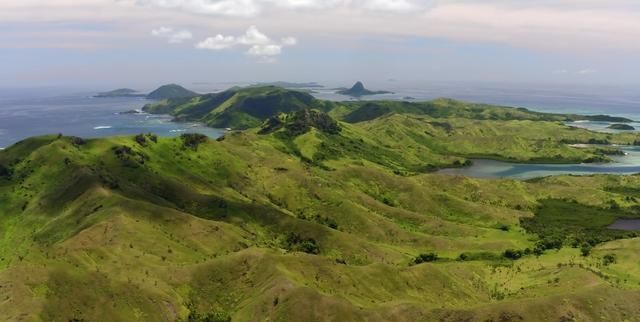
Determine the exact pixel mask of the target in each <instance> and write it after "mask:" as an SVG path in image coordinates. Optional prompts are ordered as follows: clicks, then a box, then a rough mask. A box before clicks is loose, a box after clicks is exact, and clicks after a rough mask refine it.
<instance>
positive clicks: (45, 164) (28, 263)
mask: <svg viewBox="0 0 640 322" xmlns="http://www.w3.org/2000/svg"><path fill="white" fill-rule="evenodd" d="M371 104H373V105H371ZM146 110H149V111H153V112H159V113H171V114H172V115H174V116H175V117H176V119H178V120H201V121H205V122H210V123H208V124H215V125H218V124H225V125H231V124H239V125H242V126H243V127H244V129H245V130H243V131H231V132H228V133H226V134H225V135H224V136H223V137H221V138H219V139H217V140H214V139H211V138H207V137H206V136H203V135H198V134H184V135H182V136H180V137H177V138H162V137H158V136H156V135H153V134H140V135H136V136H123V137H112V138H104V139H82V138H78V137H66V136H62V135H51V136H42V137H35V138H30V139H27V140H24V141H21V142H19V143H17V144H15V145H13V146H11V147H9V148H7V149H6V150H3V151H0V233H1V235H0V236H2V238H0V286H2V287H1V288H0V298H2V299H4V300H3V301H0V320H17V319H24V320H34V321H64V322H66V321H105V320H107V319H108V320H109V321H189V322H193V321H196V322H202V321H255V320H272V321H292V320H293V321H311V320H316V321H334V320H340V321H343V320H346V321H391V320H392V321H491V320H493V321H571V320H572V319H574V320H580V321H596V320H600V319H607V320H612V321H623V320H624V319H628V317H633V316H637V315H638V314H640V311H639V309H638V306H637V302H638V300H640V289H639V288H638V285H640V272H639V271H638V269H637V264H636V263H637V261H638V260H640V256H639V255H638V254H639V252H638V249H640V239H638V238H637V234H636V233H634V232H623V231H617V230H611V229H608V228H607V227H608V226H609V224H611V223H612V222H614V221H615V220H616V219H618V218H638V217H640V212H638V207H639V204H638V200H639V199H638V189H637V187H638V186H640V176H609V175H600V176H584V177H577V176H561V177H548V178H540V179H535V180H529V181H515V180H479V179H473V178H463V177H453V176H446V175H438V174H433V173H430V171H432V170H433V169H436V168H439V167H448V166H463V165H465V164H466V163H467V161H468V158H470V157H475V156H487V157H492V158H498V159H508V160H515V161H519V162H531V161H540V160H545V162H546V160H549V161H556V162H582V161H583V160H587V159H590V158H606V154H607V153H610V152H611V151H610V150H607V148H606V147H602V146H592V147H588V148H584V149H576V148H572V147H571V146H570V145H569V144H568V143H573V142H581V143H588V142H601V143H604V142H607V143H627V144H628V143H630V142H634V140H640V136H639V135H638V134H634V133H622V134H608V133H596V132H591V131H587V130H584V129H576V128H572V127H569V126H566V125H565V124H564V121H565V120H567V119H571V116H567V115H555V114H541V113H534V112H531V111H527V110H524V109H515V108H508V107H500V106H490V105H481V104H471V103H464V102H458V101H453V100H435V101H432V102H420V103H415V104H411V103H406V102H343V103H336V102H325V101H321V100H316V99H314V98H313V97H311V96H309V95H308V94H306V93H303V92H298V91H292V90H285V89H282V88H276V87H258V88H235V89H231V90H228V91H225V92H221V93H217V94H207V95H201V96H196V97H193V98H184V99H170V100H166V101H163V102H159V103H157V104H153V105H149V106H147V107H146ZM301 308H304V309H301ZM107 317H108V318H107Z"/></svg>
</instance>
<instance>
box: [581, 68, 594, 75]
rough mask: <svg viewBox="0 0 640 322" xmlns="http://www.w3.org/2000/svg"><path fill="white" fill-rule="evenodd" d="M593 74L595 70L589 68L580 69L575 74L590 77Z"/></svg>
mask: <svg viewBox="0 0 640 322" xmlns="http://www.w3.org/2000/svg"><path fill="white" fill-rule="evenodd" d="M595 73H596V70H595V69H591V68H585V69H581V70H579V71H578V72H577V74H578V75H591V74H595Z"/></svg>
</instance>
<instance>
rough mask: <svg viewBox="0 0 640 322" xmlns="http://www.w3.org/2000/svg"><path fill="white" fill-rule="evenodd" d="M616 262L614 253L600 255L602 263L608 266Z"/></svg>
mask: <svg viewBox="0 0 640 322" xmlns="http://www.w3.org/2000/svg"><path fill="white" fill-rule="evenodd" d="M615 263H616V254H606V255H604V256H603V257H602V265H604V266H609V265H611V264H615Z"/></svg>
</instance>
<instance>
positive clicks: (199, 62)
mask: <svg viewBox="0 0 640 322" xmlns="http://www.w3.org/2000/svg"><path fill="white" fill-rule="evenodd" d="M638 57H640V1H637V0H606V1H605V0H555V1H552V0H527V1H521V0H0V87H1V88H20V87H37V86H94V87H108V86H117V87H122V86H129V87H131V86H143V87H152V86H154V85H158V84H164V83H170V82H178V83H183V84H193V83H207V82H215V83H221V82H230V83H231V82H254V81H276V80H286V81H319V82H323V81H331V82H344V83H349V82H352V81H355V80H373V81H376V80H377V81H380V80H389V79H396V80H407V81H453V82H462V81H471V82H512V83H525V84H526V83H545V84H556V83H558V84H564V83H566V84H606V85H626V86H634V85H640V59H638Z"/></svg>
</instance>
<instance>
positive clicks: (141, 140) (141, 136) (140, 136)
mask: <svg viewBox="0 0 640 322" xmlns="http://www.w3.org/2000/svg"><path fill="white" fill-rule="evenodd" d="M134 139H135V140H136V142H137V143H138V144H140V145H141V146H147V139H146V138H145V137H144V134H142V133H140V134H138V135H136V136H135V138H134Z"/></svg>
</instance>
